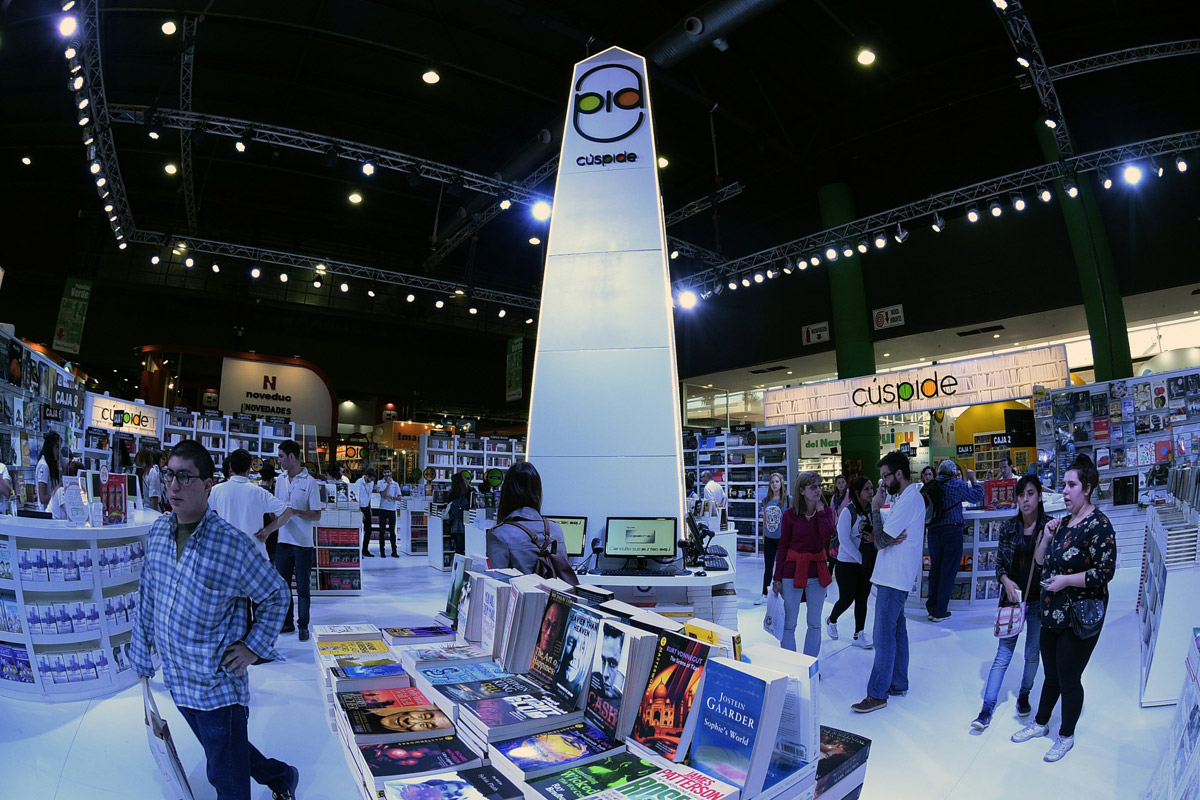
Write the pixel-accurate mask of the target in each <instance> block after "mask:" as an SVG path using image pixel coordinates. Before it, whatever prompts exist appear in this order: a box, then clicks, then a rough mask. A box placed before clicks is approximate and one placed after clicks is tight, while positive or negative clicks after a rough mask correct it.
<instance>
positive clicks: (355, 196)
mask: <svg viewBox="0 0 1200 800" xmlns="http://www.w3.org/2000/svg"><path fill="white" fill-rule="evenodd" d="M346 199H347V200H349V201H350V202H351V203H353V204H354V205H358V204H359V203H361V202H362V199H363V198H362V195H361V194H359V193H358V192H351V193H350V196H349V197H347V198H346Z"/></svg>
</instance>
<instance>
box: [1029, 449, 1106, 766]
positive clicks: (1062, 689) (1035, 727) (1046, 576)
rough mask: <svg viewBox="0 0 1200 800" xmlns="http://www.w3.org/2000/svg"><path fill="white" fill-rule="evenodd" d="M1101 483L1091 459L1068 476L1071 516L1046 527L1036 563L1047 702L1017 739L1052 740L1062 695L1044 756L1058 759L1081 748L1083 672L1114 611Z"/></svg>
mask: <svg viewBox="0 0 1200 800" xmlns="http://www.w3.org/2000/svg"><path fill="white" fill-rule="evenodd" d="M1099 481H1100V476H1099V474H1098V473H1097V472H1096V465H1095V464H1093V463H1092V460H1091V459H1090V458H1088V457H1087V456H1085V455H1080V456H1077V457H1076V458H1075V460H1074V461H1073V462H1071V466H1070V467H1068V468H1067V471H1066V473H1064V475H1063V501H1064V502H1065V503H1066V506H1067V511H1068V512H1070V516H1068V517H1067V518H1065V519H1052V520H1050V521H1049V522H1047V523H1046V527H1045V529H1044V530H1043V531H1042V535H1041V537H1039V539H1038V545H1037V549H1036V550H1035V551H1034V554H1033V560H1034V561H1036V562H1037V563H1039V564H1041V565H1042V597H1041V602H1040V603H1039V605H1038V611H1039V613H1040V614H1041V617H1042V620H1041V622H1042V639H1041V649H1042V664H1043V665H1044V669H1045V676H1044V678H1043V680H1042V697H1041V701H1040V702H1039V703H1038V710H1037V715H1036V716H1035V717H1034V718H1033V722H1031V723H1029V724H1028V725H1026V726H1025V727H1024V728H1022V729H1021V730H1019V731H1017V732H1016V733H1014V734H1013V735H1012V740H1013V741H1014V742H1018V743H1020V742H1027V741H1029V740H1030V739H1034V738H1036V737H1038V736H1049V735H1050V715H1051V714H1052V713H1053V712H1054V706H1055V705H1057V703H1058V699H1059V697H1062V720H1061V722H1060V724H1059V727H1058V737H1057V738H1056V739H1055V741H1054V744H1053V745H1052V746H1051V747H1050V750H1049V751H1048V752H1047V753H1046V755H1045V756H1044V757H1043V759H1044V760H1045V761H1050V762H1054V761H1058V760H1059V759H1061V758H1062V757H1063V756H1065V755H1066V754H1067V752H1068V751H1069V750H1070V749H1071V748H1072V747H1074V746H1075V724H1076V723H1077V722H1078V721H1079V715H1080V714H1081V713H1083V670H1084V668H1085V667H1087V664H1088V660H1089V659H1090V658H1091V657H1092V651H1093V650H1095V648H1096V642H1097V641H1099V639H1100V629H1101V628H1103V627H1104V616H1105V612H1106V609H1107V607H1108V582H1109V581H1111V580H1112V578H1113V574H1114V572H1115V571H1116V567H1117V537H1116V534H1115V533H1114V532H1113V526H1112V523H1111V522H1109V520H1108V517H1106V516H1105V515H1104V514H1103V513H1102V512H1101V511H1100V510H1099V509H1098V508H1096V507H1095V506H1094V505H1092V492H1093V491H1094V490H1095V488H1096V485H1097V484H1098V483H1099Z"/></svg>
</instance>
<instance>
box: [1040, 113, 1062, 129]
mask: <svg viewBox="0 0 1200 800" xmlns="http://www.w3.org/2000/svg"><path fill="white" fill-rule="evenodd" d="M1042 124H1043V125H1045V126H1046V127H1047V128H1049V129H1050V130H1054V129H1055V128H1057V127H1058V118H1057V117H1055V116H1054V115H1053V114H1047V115H1046V116H1044V117H1042Z"/></svg>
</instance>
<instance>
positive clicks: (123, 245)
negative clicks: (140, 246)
mask: <svg viewBox="0 0 1200 800" xmlns="http://www.w3.org/2000/svg"><path fill="white" fill-rule="evenodd" d="M126 247H129V242H121V243H120V244H118V245H117V249H118V250H124V249H125V248H126Z"/></svg>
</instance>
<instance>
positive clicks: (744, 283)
mask: <svg viewBox="0 0 1200 800" xmlns="http://www.w3.org/2000/svg"><path fill="white" fill-rule="evenodd" d="M749 285H750V276H749V275H743V276H742V286H749Z"/></svg>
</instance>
